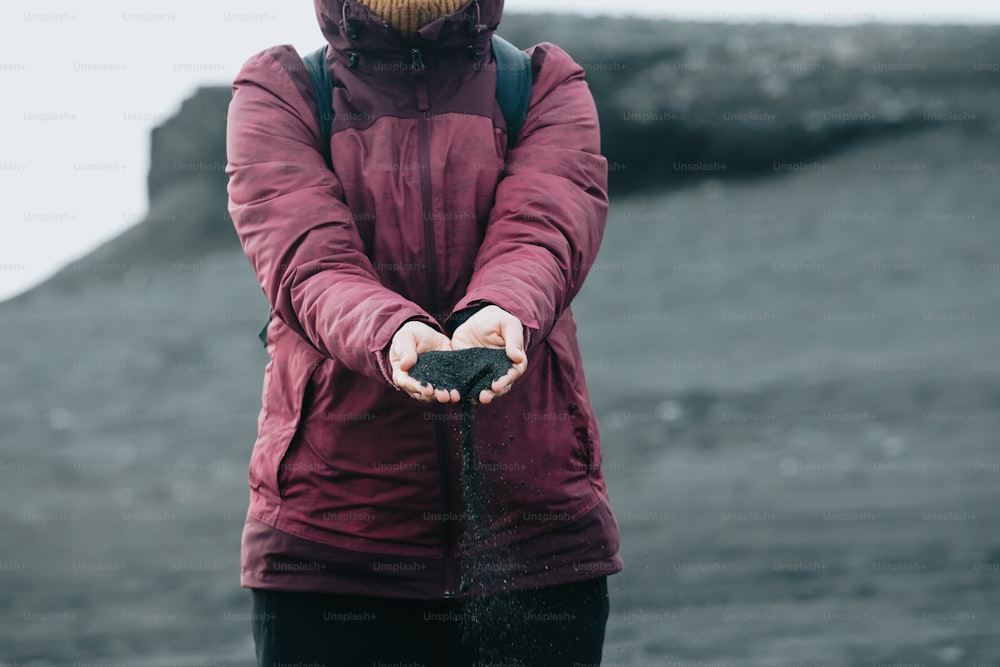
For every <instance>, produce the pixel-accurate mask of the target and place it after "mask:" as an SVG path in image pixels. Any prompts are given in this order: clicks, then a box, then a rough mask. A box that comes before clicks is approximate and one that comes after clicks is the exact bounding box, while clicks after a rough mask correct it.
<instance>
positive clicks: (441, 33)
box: [227, 0, 622, 598]
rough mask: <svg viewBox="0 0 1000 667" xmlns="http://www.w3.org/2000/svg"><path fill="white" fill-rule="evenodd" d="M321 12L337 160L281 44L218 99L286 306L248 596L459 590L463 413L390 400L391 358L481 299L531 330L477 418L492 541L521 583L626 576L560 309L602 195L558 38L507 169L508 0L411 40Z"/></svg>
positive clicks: (541, 62) (252, 248)
mask: <svg viewBox="0 0 1000 667" xmlns="http://www.w3.org/2000/svg"><path fill="white" fill-rule="evenodd" d="M315 4H316V10H317V15H318V17H319V21H320V26H321V28H322V30H323V33H324V35H325V36H326V38H327V40H328V41H329V43H330V45H331V48H330V51H329V54H330V55H329V66H330V68H331V72H332V75H333V80H334V86H335V87H334V98H333V105H334V110H335V112H336V116H335V119H334V125H333V136H332V140H331V150H332V155H333V168H334V171H333V172H331V171H330V170H329V169H327V167H326V165H325V164H324V159H323V157H322V155H321V153H320V152H319V151H318V150H317V143H318V141H319V136H320V129H319V127H318V126H317V121H316V118H315V113H314V110H313V109H314V105H315V100H314V96H313V92H312V87H311V84H310V81H309V78H308V75H307V74H306V72H305V71H304V70H303V68H302V64H301V61H300V60H299V57H298V55H297V54H296V52H295V51H294V50H293V48H292V47H290V46H277V47H273V48H270V49H268V50H266V51H264V52H262V53H259V54H257V55H255V56H253V57H252V58H250V60H248V61H247V63H246V64H245V65H244V66H243V69H242V70H241V71H240V73H239V75H238V76H237V78H236V80H235V82H234V84H233V100H232V103H231V105H230V108H229V126H228V159H229V164H228V167H227V173H228V175H229V179H230V180H229V198H230V207H229V209H230V213H231V215H232V218H233V221H234V222H235V225H236V229H237V232H238V233H239V237H240V240H241V242H242V244H243V249H244V251H245V252H246V255H247V257H248V258H249V260H250V262H251V264H252V265H253V268H254V271H255V272H256V274H257V277H258V279H259V281H260V284H261V286H262V287H263V289H264V292H265V294H266V295H267V299H268V301H269V302H270V303H271V306H272V308H273V310H274V317H273V319H272V322H271V325H270V327H269V330H268V352H269V354H270V357H271V361H270V362H269V363H268V364H267V367H266V368H265V371H264V386H263V408H262V410H261V412H260V416H259V420H258V430H259V435H258V438H257V441H256V443H255V445H254V449H253V454H252V455H251V459H250V475H249V477H250V488H251V493H250V507H249V513H248V516H247V523H246V526H245V529H244V533H243V554H242V561H243V562H242V566H243V568H242V584H243V586H245V587H251V588H274V589H284V590H300V591H323V592H340V593H351V594H368V595H377V596H389V597H401V598H441V597H456V596H460V594H459V591H458V590H457V589H458V582H459V571H460V567H461V554H460V553H459V552H460V548H459V545H460V544H461V540H462V533H463V523H462V515H463V511H464V510H463V501H462V497H461V493H460V485H459V483H458V482H459V474H460V466H459V463H460V460H459V433H458V431H459V429H458V425H459V414H458V407H457V406H456V405H455V404H448V405H440V404H433V405H431V404H425V403H420V402H417V401H415V400H413V399H412V398H410V397H409V396H407V395H406V394H405V393H403V392H401V391H399V390H398V389H397V388H396V387H395V386H394V385H393V384H392V381H391V371H390V368H389V365H388V359H387V351H388V346H389V343H390V340H391V338H392V336H393V334H394V333H395V331H396V330H397V328H398V327H399V326H400V325H401V324H402V323H403V322H404V321H406V320H408V319H411V318H418V319H420V320H422V321H424V322H426V323H427V324H429V325H431V326H433V327H436V328H438V329H439V330H442V331H446V328H445V327H446V325H447V320H448V317H449V316H450V315H451V314H452V313H454V312H456V311H458V310H460V309H464V308H468V307H471V306H476V305H481V304H486V303H492V304H496V305H498V306H500V307H501V308H503V309H504V310H507V311H509V312H510V313H513V314H514V315H515V316H517V317H518V318H519V319H520V320H521V322H522V323H523V324H524V326H525V333H526V348H525V349H526V352H527V355H528V368H527V371H526V373H525V374H524V376H522V377H521V378H520V380H518V382H517V383H516V384H515V386H514V388H513V390H512V391H511V392H510V393H509V394H507V395H506V396H503V397H502V398H499V399H497V400H496V401H494V402H493V403H492V404H491V405H489V406H480V407H479V408H478V409H477V411H476V420H475V433H476V435H477V438H478V441H479V442H478V447H479V450H478V451H479V455H480V459H481V462H482V465H481V468H482V472H483V476H484V478H485V485H486V492H487V493H489V494H491V496H492V497H494V498H496V499H497V500H498V501H499V504H500V507H501V508H502V512H500V514H499V516H497V517H496V523H495V525H494V526H493V530H492V531H491V534H492V535H493V536H494V538H493V539H494V543H493V545H492V546H495V545H497V544H505V545H508V547H509V551H511V552H512V553H514V554H516V558H517V562H518V567H517V568H516V570H514V571H512V572H511V577H510V578H509V581H508V585H509V586H511V587H513V588H530V587H536V586H543V585H552V584H559V583H568V582H571V581H577V580H583V579H588V578H592V577H595V576H599V575H603V574H612V573H614V572H617V571H619V570H620V569H621V567H622V564H621V559H620V556H619V555H618V526H617V523H616V521H615V517H614V514H613V513H612V511H611V508H610V506H609V504H608V499H607V489H606V486H605V483H604V479H603V477H602V475H601V469H600V463H601V453H600V448H599V437H598V427H597V422H596V420H595V418H594V414H593V411H592V409H591V405H590V398H589V396H588V392H587V387H586V383H585V381H584V375H583V365H582V363H581V360H580V353H579V350H578V347H577V340H576V325H575V323H574V321H573V316H572V313H571V311H570V302H571V301H572V299H573V297H574V296H575V295H576V294H577V292H578V291H579V289H580V286H581V285H582V284H583V280H584V278H585V277H586V275H587V272H588V269H589V268H590V266H591V265H592V263H593V261H594V258H595V256H596V254H597V251H598V246H599V245H600V241H601V237H602V234H603V230H604V224H605V219H606V216H607V207H608V200H607V188H606V185H607V163H606V161H605V159H604V158H603V157H602V156H601V155H600V145H599V143H600V140H599V131H598V120H597V113H596V109H595V106H594V101H593V98H592V96H591V94H590V90H589V88H588V86H587V84H586V82H585V81H584V72H583V69H582V68H581V67H580V66H579V65H577V64H576V63H574V62H573V60H572V59H570V57H569V56H568V55H567V54H566V53H565V52H564V51H562V50H561V49H559V48H558V47H556V46H554V45H552V44H549V43H543V44H539V45H537V46H535V47H534V48H533V49H531V51H530V53H531V59H532V64H533V71H534V78H535V83H534V87H533V91H532V96H531V103H530V108H529V113H528V118H527V120H526V122H525V124H524V127H523V129H522V130H521V133H520V135H519V139H518V142H517V144H516V146H514V147H513V148H512V149H511V150H510V151H509V153H507V155H506V163H505V152H506V129H505V124H504V120H503V115H502V113H501V111H500V109H499V107H498V105H497V102H496V96H495V94H494V92H495V87H496V71H495V68H493V67H492V66H491V65H492V58H491V54H490V37H491V35H492V32H493V30H494V29H495V28H496V26H497V24H498V23H499V20H500V16H501V13H502V9H503V2H502V0H478V2H477V0H470V2H468V3H467V4H466V5H465V6H463V7H462V9H460V10H459V11H458V12H456V13H455V14H452V15H450V16H445V17H443V18H440V19H438V20H436V21H434V22H432V23H430V24H428V25H426V26H424V27H423V28H422V29H421V30H420V31H419V37H418V42H417V45H418V46H419V48H418V49H415V50H411V47H412V45H410V44H408V43H406V42H404V41H403V39H402V38H401V37H400V35H399V34H398V33H397V32H396V31H395V30H393V29H392V28H390V27H389V26H387V25H386V24H385V23H384V22H383V21H382V20H381V19H379V18H377V17H376V16H374V15H372V14H370V13H369V12H368V10H367V9H366V8H365V7H364V6H363V5H360V4H359V3H358V2H356V0H316V3H315ZM421 63H422V65H423V66H422V67H421V66H420V65H421ZM483 546H487V545H483ZM480 592H482V591H478V590H476V589H475V588H473V589H472V590H470V591H468V593H469V594H470V595H471V594H476V593H480Z"/></svg>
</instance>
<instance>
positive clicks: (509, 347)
mask: <svg viewBox="0 0 1000 667" xmlns="http://www.w3.org/2000/svg"><path fill="white" fill-rule="evenodd" d="M500 335H502V336H503V341H504V349H505V350H506V352H507V357H508V358H509V359H510V360H511V361H513V362H514V363H515V364H520V363H522V362H524V361H526V359H527V356H526V355H525V354H524V328H523V327H522V326H521V322H520V321H518V319H517V318H516V317H504V318H503V319H502V320H501V321H500Z"/></svg>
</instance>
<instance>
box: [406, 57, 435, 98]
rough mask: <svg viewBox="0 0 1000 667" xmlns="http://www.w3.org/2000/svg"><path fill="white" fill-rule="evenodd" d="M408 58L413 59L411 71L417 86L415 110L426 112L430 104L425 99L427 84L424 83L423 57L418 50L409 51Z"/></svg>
mask: <svg viewBox="0 0 1000 667" xmlns="http://www.w3.org/2000/svg"><path fill="white" fill-rule="evenodd" d="M410 56H411V57H412V58H413V63H412V67H411V69H412V70H413V77H414V79H415V80H416V84H417V108H418V109H419V110H420V111H427V110H428V109H430V108H431V104H430V100H429V99H428V97H427V82H426V81H424V69H425V68H424V56H423V54H422V53H420V49H410Z"/></svg>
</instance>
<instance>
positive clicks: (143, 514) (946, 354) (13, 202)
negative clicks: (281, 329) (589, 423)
mask: <svg viewBox="0 0 1000 667" xmlns="http://www.w3.org/2000/svg"><path fill="white" fill-rule="evenodd" d="M506 5H507V11H508V13H507V15H506V16H505V18H504V21H503V24H502V25H501V28H500V32H501V34H503V35H504V36H505V37H507V38H508V39H510V40H511V41H513V42H515V43H516V44H518V45H520V46H522V47H527V46H530V45H532V44H535V43H537V42H539V41H543V40H544V41H552V42H555V43H557V44H559V45H560V46H562V47H563V48H565V49H566V50H567V51H569V53H570V54H571V55H572V56H573V57H574V58H575V59H576V60H577V61H578V62H579V63H580V64H581V65H583V66H584V68H585V69H586V70H587V74H588V80H589V82H590V85H591V88H592V90H593V93H594V96H595V99H596V101H597V104H598V108H599V111H600V113H601V121H602V135H603V150H604V153H605V155H607V157H608V160H609V164H610V170H611V171H610V174H611V186H612V207H611V213H610V216H609V221H608V226H607V233H606V236H605V240H604V244H603V247H602V250H601V254H600V256H599V258H598V262H597V263H596V264H595V266H594V267H592V270H591V273H590V276H589V278H588V282H587V285H586V286H585V287H584V289H583V291H582V292H581V294H580V296H579V297H578V298H577V300H576V302H575V304H574V311H575V313H576V317H577V321H578V324H579V335H580V340H581V345H582V347H583V355H584V359H585V368H586V372H587V376H588V381H589V385H590V389H591V394H592V398H593V400H594V404H595V407H596V409H597V412H598V417H599V421H600V424H601V433H602V443H603V449H604V466H605V468H604V469H605V475H606V477H607V479H608V484H609V488H610V492H611V495H612V503H613V505H614V507H615V509H616V512H617V515H618V519H619V522H620V525H621V530H622V551H623V556H624V559H625V562H626V570H625V571H624V572H623V573H621V574H618V575H615V576H614V577H612V579H611V580H610V585H611V589H612V612H611V618H610V621H609V624H608V635H607V642H606V650H605V661H604V664H605V665H606V666H611V667H619V666H628V667H639V666H660V665H672V666H680V665H692V666H693V665H749V666H765V665H768V666H776V665H788V666H791V665H902V664H905V665H987V664H997V663H998V662H1000V598H998V592H1000V531H998V528H1000V488H998V480H1000V447H998V445H1000V443H998V436H997V433H998V432H1000V384H998V381H1000V346H998V344H997V331H998V328H1000V327H998V325H1000V303H998V302H1000V298H998V297H1000V225H998V222H1000V214H998V208H1000V207H998V205H1000V111H998V109H1000V25H998V24H1000V8H998V7H997V6H990V7H987V6H986V5H985V4H984V3H980V4H977V3H975V2H972V1H971V0H970V1H967V2H966V3H965V4H962V3H961V2H953V3H949V4H948V5H947V6H943V5H938V6H935V7H934V8H933V10H927V11H924V10H922V9H920V8H916V7H914V6H913V3H906V6H904V4H903V3H895V4H893V3H883V4H882V5H881V7H880V8H879V9H871V8H866V7H864V6H862V5H861V3H844V2H838V3H836V4H833V3H825V4H820V5H819V6H804V5H797V4H795V5H792V4H788V3H781V2H772V3H771V4H767V3H763V4H756V5H754V7H753V11H747V7H746V5H745V4H742V3H735V2H730V3H727V2H724V1H721V0H716V1H715V2H714V3H713V2H702V3H699V6H698V7H685V8H680V7H678V8H674V7H665V6H664V5H663V4H662V3H657V4H654V3H652V2H645V3H644V2H627V1H626V0H622V1H620V2H618V3H615V4H614V7H613V11H611V9H609V8H608V7H607V6H606V3H598V2H587V1H582V0H578V1H577V2H568V1H566V2H556V1H554V0H552V1H549V2H541V1H538V2H527V0H523V1H522V2H515V1H514V0H508V2H507V3H506ZM528 11H531V12H536V13H535V14H527V13H525V12H528ZM539 12H547V13H539ZM570 12H572V13H570ZM601 12H603V13H601ZM609 12H610V13H609ZM0 16H2V21H0V38H2V39H0V53H2V56H0V82H2V84H3V90H4V99H5V103H4V105H3V107H2V109H0V117H2V119H3V125H2V127H3V130H2V136H3V142H2V147H0V184H2V192H3V212H4V215H3V218H2V223H0V224H2V225H3V227H2V235H0V299H5V300H4V301H2V302H0V331H2V332H3V334H2V336H3V338H2V340H3V346H2V348H0V665H5V666H6V665H18V666H20V665H25V666H27V665H31V666H32V667H41V666H48V665H69V664H84V663H91V664H102V665H140V666H145V667H154V666H166V665H186V666H189V667H193V666H194V665H249V664H252V656H253V645H252V641H251V638H250V623H249V608H248V602H249V595H248V593H247V591H245V590H242V589H241V588H240V587H239V537H240V531H241V528H242V523H243V519H244V516H245V512H246V502H247V493H248V489H247V478H246V474H247V464H248V461H249V456H250V450H251V448H252V446H253V441H254V437H255V433H256V418H257V411H258V409H259V404H260V389H261V379H262V374H263V367H264V364H265V362H266V353H265V352H264V350H263V349H262V348H261V346H260V343H259V342H258V341H257V339H256V332H257V330H258V328H259V326H260V324H261V322H263V320H264V319H265V317H266V314H267V305H266V303H265V302H264V299H263V295H262V294H261V291H260V287H259V286H258V285H257V283H256V281H255V278H254V275H253V272H252V271H251V269H250V266H249V263H248V262H247V260H246V258H245V256H244V255H243V254H242V252H241V249H240V247H239V243H238V241H237V239H236V236H235V232H234V231H233V228H232V222H231V220H230V219H229V218H228V215H227V213H226V193H225V184H226V179H225V175H224V174H223V168H224V165H225V145H224V137H225V114H226V108H227V104H228V100H229V88H228V84H229V82H230V81H231V80H232V78H233V76H234V75H235V74H236V72H237V71H238V69H239V67H240V65H241V64H242V63H243V62H244V61H245V60H246V59H247V58H248V57H249V56H250V55H252V54H253V53H255V52H257V51H259V50H261V49H263V48H266V47H267V46H270V45H272V44H279V43H292V44H294V45H296V46H297V47H298V48H299V49H300V51H303V52H305V51H308V50H312V49H313V48H315V47H316V46H318V45H319V44H320V43H321V40H322V36H321V35H320V33H319V30H318V28H317V26H316V23H315V17H314V15H313V11H312V7H311V3H301V4H300V5H298V6H293V5H290V4H289V5H284V6H282V8H280V9H276V8H275V7H274V6H272V5H271V3H265V2H262V1H259V0H258V1H256V2H241V3H239V4H237V3H235V2H231V1H226V2H220V3H216V4H214V5H212V8H211V9H206V8H205V6H204V4H203V3H199V4H195V3H193V2H190V1H187V0H185V1H182V2H176V3H172V4H171V5H169V6H162V7H161V6H156V7H153V6H151V5H148V4H143V5H141V6H132V5H128V4H126V3H123V2H109V3H102V4H101V6H100V7H99V8H97V7H86V8H82V9H81V8H80V7H79V6H76V5H74V4H72V3H69V2H51V3H44V4H40V5H30V6H29V5H27V4H26V3H8V4H7V5H5V6H4V7H3V9H2V10H0Z"/></svg>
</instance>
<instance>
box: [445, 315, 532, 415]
mask: <svg viewBox="0 0 1000 667" xmlns="http://www.w3.org/2000/svg"><path fill="white" fill-rule="evenodd" d="M451 347H452V349H454V350H464V349H465V348H468V347H492V348H499V349H503V350H505V351H506V352H507V358H508V359H510V360H511V361H512V362H513V364H514V365H513V366H512V367H511V369H510V370H509V371H507V373H506V375H504V376H503V377H500V378H498V379H496V380H494V381H493V385H492V386H491V387H490V388H489V389H484V390H482V391H481V392H479V396H478V397H477V398H478V399H479V402H480V403H482V404H483V405H489V404H490V403H491V402H492V401H493V399H495V398H497V397H498V396H503V395H504V394H506V393H507V392H509V391H510V389H511V387H513V386H514V382H515V381H516V380H517V379H518V378H519V377H521V376H522V375H524V371H525V370H526V369H527V368H528V355H527V354H525V352H524V327H523V326H522V324H521V320H519V319H517V318H516V317H514V316H513V315H511V314H510V313H508V312H507V311H506V310H504V309H502V308H500V307H499V306H494V305H489V306H485V307H484V308H481V309H479V310H478V311H476V312H475V313H474V314H473V315H472V317H470V318H469V319H468V320H466V321H465V323H464V324H462V326H460V327H458V329H456V330H455V333H454V335H453V336H452V337H451Z"/></svg>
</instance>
